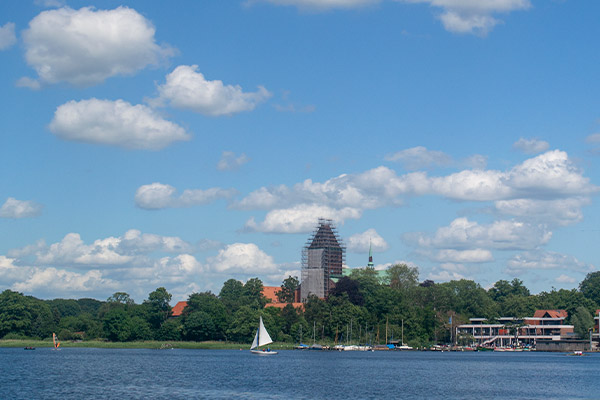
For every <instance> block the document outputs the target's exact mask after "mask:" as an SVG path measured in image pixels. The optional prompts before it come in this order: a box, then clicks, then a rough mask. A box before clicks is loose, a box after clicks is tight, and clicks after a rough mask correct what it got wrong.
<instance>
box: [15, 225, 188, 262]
mask: <svg viewBox="0 0 600 400" xmlns="http://www.w3.org/2000/svg"><path fill="white" fill-rule="evenodd" d="M193 249H194V247H193V246H192V245H191V244H190V243H188V242H186V241H184V240H182V239H180V238H178V237H172V236H160V235H155V234H148V233H142V232H140V231H139V230H137V229H131V230H129V231H127V232H125V234H124V235H123V236H120V237H113V236H111V237H108V238H104V239H97V240H95V241H94V242H93V243H91V244H86V243H85V242H84V241H83V240H82V239H81V236H80V235H79V234H78V233H69V234H67V235H66V236H65V237H64V238H63V239H62V240H61V241H60V242H57V243H53V244H51V245H50V246H45V245H43V244H40V243H38V244H37V245H36V246H33V247H32V248H31V249H30V250H31V251H30V253H31V252H34V254H35V255H36V264H37V265H60V266H62V265H69V266H73V267H83V268H87V267H97V266H101V265H104V266H122V265H126V264H136V263H137V264H140V263H144V262H146V260H145V259H144V258H143V256H145V255H147V254H150V253H153V252H166V253H185V252H190V251H192V250H193ZM12 254H21V255H22V256H24V255H26V252H24V251H20V252H17V253H12Z"/></svg>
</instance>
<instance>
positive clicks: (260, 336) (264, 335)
mask: <svg viewBox="0 0 600 400" xmlns="http://www.w3.org/2000/svg"><path fill="white" fill-rule="evenodd" d="M270 343H273V340H272V339H271V336H269V332H267V328H265V324H264V323H263V319H262V316H261V317H260V322H259V324H258V329H257V330H256V335H255V336H254V341H253V342H252V346H250V352H251V353H252V354H260V355H265V356H267V355H274V354H277V352H276V351H272V350H271V349H269V348H267V349H262V350H260V349H259V347H260V346H266V345H267V344H270Z"/></svg>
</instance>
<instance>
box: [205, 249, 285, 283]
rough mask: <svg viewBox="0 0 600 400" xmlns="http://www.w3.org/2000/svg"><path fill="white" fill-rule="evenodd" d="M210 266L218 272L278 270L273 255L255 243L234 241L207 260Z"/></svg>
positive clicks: (248, 273) (249, 272)
mask: <svg viewBox="0 0 600 400" xmlns="http://www.w3.org/2000/svg"><path fill="white" fill-rule="evenodd" d="M207 262H208V265H209V268H210V269H211V270H213V271H217V272H229V273H238V274H244V275H255V274H264V273H272V272H275V271H276V270H277V268H276V265H275V263H274V262H273V257H271V256H270V255H268V254H267V253H265V252H264V251H262V250H261V249H260V248H258V246H257V245H255V244H254V243H234V244H230V245H228V246H227V247H225V248H224V249H221V250H220V251H219V253H218V254H217V255H216V256H215V257H211V258H209V259H208V260H207Z"/></svg>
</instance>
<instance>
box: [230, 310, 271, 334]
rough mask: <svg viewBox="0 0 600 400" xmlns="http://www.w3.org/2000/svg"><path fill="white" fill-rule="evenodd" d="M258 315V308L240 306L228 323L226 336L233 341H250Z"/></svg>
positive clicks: (256, 324) (255, 327)
mask: <svg viewBox="0 0 600 400" xmlns="http://www.w3.org/2000/svg"><path fill="white" fill-rule="evenodd" d="M259 316H260V311H259V310H256V309H254V308H251V307H249V306H242V307H240V308H239V309H238V310H237V311H236V312H235V314H234V315H233V319H232V321H231V323H230V324H229V328H228V329H227V338H228V339H230V340H232V341H234V342H240V343H250V342H251V341H252V338H253V337H254V334H255V333H256V329H257V327H258V320H259ZM265 323H266V321H265ZM267 329H268V328H267Z"/></svg>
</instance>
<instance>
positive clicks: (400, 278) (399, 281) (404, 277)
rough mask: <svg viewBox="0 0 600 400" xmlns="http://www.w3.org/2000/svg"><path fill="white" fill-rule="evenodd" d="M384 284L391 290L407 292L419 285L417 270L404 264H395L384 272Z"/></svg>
mask: <svg viewBox="0 0 600 400" xmlns="http://www.w3.org/2000/svg"><path fill="white" fill-rule="evenodd" d="M385 280H386V283H387V284H388V285H390V287H391V288H392V289H398V290H402V291H408V290H410V289H413V288H414V287H416V286H417V285H418V283H419V269H418V268H417V267H409V266H408V265H406V264H395V265H392V266H390V267H388V269H387V270H386V279H385Z"/></svg>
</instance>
